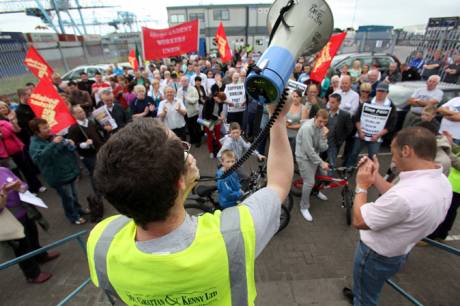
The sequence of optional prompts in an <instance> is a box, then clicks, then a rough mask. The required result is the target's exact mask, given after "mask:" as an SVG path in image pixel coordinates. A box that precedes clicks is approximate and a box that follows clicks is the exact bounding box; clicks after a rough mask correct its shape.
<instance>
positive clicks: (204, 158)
mask: <svg viewBox="0 0 460 306" xmlns="http://www.w3.org/2000/svg"><path fill="white" fill-rule="evenodd" d="M192 153H193V154H194V155H195V156H196V158H197V163H198V166H199V168H200V169H201V173H202V175H214V174H215V169H216V161H215V160H211V159H209V155H208V154H207V151H206V148H205V145H203V146H202V147H201V148H199V149H197V148H193V149H192ZM389 161H390V156H389V155H388V154H387V155H385V156H382V157H381V163H382V165H383V166H382V168H384V167H386V166H388V164H389ZM244 167H245V168H246V169H247V171H249V169H251V167H252V168H254V169H255V168H256V161H255V159H254V158H251V159H250V161H248V162H247V163H246V164H245V166H244ZM78 187H79V188H78V189H79V196H80V201H81V203H84V204H86V201H85V198H86V195H88V194H89V192H90V186H89V180H88V177H87V175H83V176H82V178H81V179H80V181H79V182H78ZM325 194H326V195H327V196H328V198H329V200H328V201H321V200H319V199H316V198H313V199H312V205H311V213H312V215H313V218H314V221H313V222H306V221H305V220H304V219H303V218H302V217H301V215H300V212H299V206H298V203H299V198H297V197H294V200H295V205H294V209H293V211H292V212H291V214H292V217H291V222H290V224H289V225H288V227H287V228H286V229H285V230H284V231H282V232H281V233H279V234H278V235H276V236H275V237H274V238H273V239H272V241H271V242H270V243H269V245H268V246H267V248H266V249H265V250H264V251H263V253H262V254H261V255H260V256H259V258H257V260H256V268H255V278H256V283H257V292H258V294H257V300H256V305H258V306H303V305H326V306H347V305H349V304H348V302H347V301H346V300H345V299H344V298H343V297H342V288H343V287H344V286H351V279H352V263H353V255H354V250H355V246H356V243H357V239H358V231H357V230H355V229H353V228H351V227H350V226H347V225H346V222H345V211H344V209H343V208H341V205H340V202H341V195H340V189H334V190H328V191H327V192H325ZM41 196H42V198H43V199H44V200H45V202H46V203H47V204H48V205H49V209H46V210H41V211H42V213H43V214H44V216H45V217H46V218H47V219H48V220H49V222H50V224H51V228H50V230H49V232H43V231H41V230H40V238H41V239H40V240H41V242H42V245H46V244H47V243H50V242H53V241H55V240H57V239H61V238H64V237H66V236H67V235H70V234H73V233H75V232H77V231H80V230H83V229H88V230H90V229H91V228H92V227H93V226H94V225H93V224H85V225H82V226H77V225H71V224H69V223H68V222H67V220H66V219H65V217H64V214H63V210H62V207H61V205H60V201H59V198H58V196H57V194H56V192H55V191H54V190H52V189H49V190H48V191H47V192H45V193H44V194H42V195H41ZM377 196H378V194H377V193H376V192H375V191H372V192H371V193H370V198H371V199H375V198H377ZM105 207H106V216H110V215H113V214H115V210H114V209H113V208H112V207H111V206H110V205H109V204H108V203H106V206H105ZM451 234H454V235H460V221H458V219H457V222H456V223H455V226H454V229H453V230H452V232H451ZM454 238H455V237H454ZM457 238H458V237H457ZM447 243H448V244H450V245H452V246H455V247H457V248H460V242H459V241H455V240H453V241H448V242H447ZM2 249H3V248H2ZM57 250H58V251H60V252H61V256H60V258H58V259H57V260H55V261H52V262H50V263H47V264H45V265H43V266H42V270H43V271H48V272H51V273H53V277H52V278H51V280H50V281H48V282H47V283H45V284H41V285H31V284H28V283H26V281H25V279H24V277H23V275H22V273H21V271H20V270H19V268H18V267H17V266H13V267H10V268H8V269H7V270H4V271H0V305H2V306H26V305H34V306H35V305H36V306H42V305H43V306H45V305H46V306H48V305H56V304H57V303H58V302H59V301H60V300H62V299H63V298H64V297H65V296H66V295H68V294H69V293H70V292H72V291H73V290H74V289H75V288H76V287H78V286H79V285H80V284H81V283H82V282H83V281H84V280H85V279H86V278H87V277H88V276H89V272H88V268H87V261H86V257H85V255H84V253H83V251H82V249H81V248H80V246H79V245H78V243H77V242H76V241H71V242H69V243H67V244H65V245H63V246H61V247H58V248H57ZM2 253H3V254H2V258H1V261H4V259H5V255H8V253H6V254H5V252H2ZM459 279H460V258H459V257H457V256H455V255H452V254H449V253H447V252H445V251H442V250H439V249H437V248H434V247H416V248H414V250H413V251H412V252H411V254H410V256H409V259H408V262H407V264H406V265H405V266H404V268H403V270H402V271H401V272H399V273H398V274H397V275H396V277H394V280H395V281H396V282H397V283H398V284H399V285H400V286H401V287H402V288H404V289H405V290H407V291H408V292H409V293H410V294H412V295H413V296H414V297H415V298H417V299H418V300H419V301H420V302H421V303H422V304H423V305H430V306H431V305H433V306H441V305H442V306H456V305H459V303H460V302H459V301H460V282H459ZM68 305H88V306H89V305H110V304H109V303H108V301H107V300H106V298H105V296H104V294H103V293H102V292H101V291H100V290H98V289H97V288H95V287H94V286H93V285H92V284H90V285H88V286H86V287H85V288H84V289H83V290H82V291H81V292H80V293H79V294H78V295H77V296H76V297H75V298H74V299H73V300H72V301H71V302H70V303H69V304H68ZM117 305H120V303H117ZM380 305H383V306H399V305H401V306H402V305H412V304H411V303H410V302H408V301H407V300H405V299H404V298H403V297H402V296H401V295H399V294H398V293H396V291H395V290H393V289H392V288H390V287H389V286H388V285H385V287H384V289H383V292H382V296H381V303H380Z"/></svg>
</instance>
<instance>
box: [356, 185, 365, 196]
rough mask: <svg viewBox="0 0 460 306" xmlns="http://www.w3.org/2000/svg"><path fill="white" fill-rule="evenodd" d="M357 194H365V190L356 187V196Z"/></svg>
mask: <svg viewBox="0 0 460 306" xmlns="http://www.w3.org/2000/svg"><path fill="white" fill-rule="evenodd" d="M358 193H367V189H364V188H359V187H356V188H355V194H358Z"/></svg>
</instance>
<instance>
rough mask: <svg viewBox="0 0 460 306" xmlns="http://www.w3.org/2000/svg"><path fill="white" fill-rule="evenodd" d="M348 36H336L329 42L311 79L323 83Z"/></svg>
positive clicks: (311, 74) (321, 53) (314, 68)
mask: <svg viewBox="0 0 460 306" xmlns="http://www.w3.org/2000/svg"><path fill="white" fill-rule="evenodd" d="M345 36H347V33H346V32H342V33H338V34H334V35H332V36H331V38H330V39H329V42H328V43H327V44H326V45H325V46H324V48H323V49H322V50H321V52H320V54H319V55H318V58H317V59H316V64H315V66H314V67H313V69H312V71H311V73H310V79H311V80H313V81H317V82H321V81H323V79H324V77H325V76H326V74H327V71H328V69H329V67H330V66H331V62H332V59H333V58H334V56H335V54H336V53H337V51H338V50H339V48H340V45H342V42H343V40H344V39H345Z"/></svg>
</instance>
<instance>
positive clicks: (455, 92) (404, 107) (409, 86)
mask: <svg viewBox="0 0 460 306" xmlns="http://www.w3.org/2000/svg"><path fill="white" fill-rule="evenodd" d="M425 86H426V81H407V82H398V83H394V84H390V92H389V95H388V97H389V98H390V99H391V101H392V102H393V104H394V105H395V106H396V109H397V111H398V123H397V125H396V129H395V131H391V132H390V133H388V134H387V135H385V137H384V143H385V144H390V143H391V140H392V139H393V137H394V135H395V134H396V132H397V131H399V130H400V129H401V128H402V125H403V123H404V119H405V118H406V115H407V112H409V110H410V107H409V105H408V104H407V100H408V99H409V98H410V97H411V96H412V94H413V93H414V91H415V90H416V89H418V88H423V87H425ZM437 88H439V89H441V90H442V91H443V92H444V95H443V97H442V100H441V101H440V103H439V105H442V104H444V103H446V102H447V101H449V100H450V99H452V98H455V97H459V96H460V85H457V84H450V83H444V82H440V83H439V84H438V86H437ZM436 119H437V120H439V121H440V120H441V117H440V116H438V117H437V118H436Z"/></svg>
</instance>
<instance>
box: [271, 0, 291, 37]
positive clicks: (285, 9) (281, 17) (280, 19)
mask: <svg viewBox="0 0 460 306" xmlns="http://www.w3.org/2000/svg"><path fill="white" fill-rule="evenodd" d="M294 4H295V3H294V0H289V2H288V3H287V4H286V5H285V6H283V7H282V8H281V10H280V14H279V15H278V18H277V19H276V21H275V24H274V25H273V29H272V32H271V33H270V39H269V40H268V45H269V46H270V43H271V42H272V39H273V36H274V35H275V33H276V30H277V29H278V27H279V25H280V23H283V25H284V26H285V27H286V28H292V26H290V25H288V24H287V23H286V20H284V14H286V13H287V12H288V11H289V10H290V9H291V8H292V7H293V6H294Z"/></svg>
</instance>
